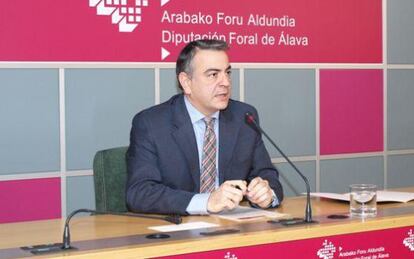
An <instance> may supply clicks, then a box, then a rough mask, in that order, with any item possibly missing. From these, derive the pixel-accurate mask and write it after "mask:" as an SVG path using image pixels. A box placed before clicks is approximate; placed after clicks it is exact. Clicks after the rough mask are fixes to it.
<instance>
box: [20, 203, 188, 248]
mask: <svg viewBox="0 0 414 259" xmlns="http://www.w3.org/2000/svg"><path fill="white" fill-rule="evenodd" d="M81 212H83V213H91V214H97V215H116V216H126V217H136V218H147V219H158V220H165V221H168V222H171V223H174V224H180V223H181V222H182V218H181V216H180V215H168V216H152V215H142V214H135V213H124V212H114V211H97V210H91V209H78V210H74V211H72V212H71V213H70V214H69V215H68V217H67V218H66V221H65V227H64V229H63V238H62V243H55V244H45V245H35V246H27V247H22V248H21V249H22V250H25V251H29V252H31V253H32V254H35V255H38V254H44V253H50V252H59V251H62V250H70V249H76V248H75V247H72V246H71V244H70V243H71V242H70V229H69V222H70V220H71V219H72V217H73V216H75V215H76V214H78V213H81ZM168 237H169V236H168V235H165V234H152V235H148V236H147V238H150V239H154V238H168Z"/></svg>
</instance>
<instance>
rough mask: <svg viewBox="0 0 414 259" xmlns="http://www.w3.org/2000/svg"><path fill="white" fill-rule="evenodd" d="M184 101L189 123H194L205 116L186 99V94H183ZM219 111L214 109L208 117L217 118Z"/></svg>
mask: <svg viewBox="0 0 414 259" xmlns="http://www.w3.org/2000/svg"><path fill="white" fill-rule="evenodd" d="M184 103H185V107H186V108H187V111H188V114H189V115H190V119H191V123H192V124H194V123H196V122H198V121H199V120H202V119H204V117H206V116H205V115H204V114H202V113H201V112H200V111H199V110H197V108H196V107H194V106H193V105H192V104H191V102H190V101H189V100H188V98H187V96H185V95H184ZM219 114H220V111H216V112H215V113H213V114H212V115H211V116H210V117H211V118H215V119H216V120H218V118H219Z"/></svg>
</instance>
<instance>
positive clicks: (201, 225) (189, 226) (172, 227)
mask: <svg viewBox="0 0 414 259" xmlns="http://www.w3.org/2000/svg"><path fill="white" fill-rule="evenodd" d="M218 226H219V225H217V224H213V223H208V222H204V221H197V222H189V223H182V224H178V225H176V224H173V225H163V226H153V227H148V228H149V229H152V230H155V231H159V232H173V231H181V230H190V229H198V228H212V227H218Z"/></svg>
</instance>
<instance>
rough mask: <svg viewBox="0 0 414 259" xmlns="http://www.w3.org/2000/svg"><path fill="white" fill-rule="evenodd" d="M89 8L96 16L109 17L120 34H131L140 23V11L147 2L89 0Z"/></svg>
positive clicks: (143, 0) (144, 0)
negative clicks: (92, 8)
mask: <svg viewBox="0 0 414 259" xmlns="http://www.w3.org/2000/svg"><path fill="white" fill-rule="evenodd" d="M89 6H90V7H95V8H96V14H98V15H108V16H111V20H112V24H117V25H118V29H119V31H120V32H133V31H134V30H135V28H136V27H137V26H138V24H139V23H140V22H142V16H141V15H142V11H143V8H144V7H147V6H148V0H89Z"/></svg>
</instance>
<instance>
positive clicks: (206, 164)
mask: <svg viewBox="0 0 414 259" xmlns="http://www.w3.org/2000/svg"><path fill="white" fill-rule="evenodd" d="M203 120H204V122H205V124H206V131H205V133H204V142H203V156H202V171H201V176H200V193H210V192H212V191H214V188H215V183H216V177H217V172H216V135H215V133H214V118H208V117H205V118H204V119H203Z"/></svg>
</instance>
